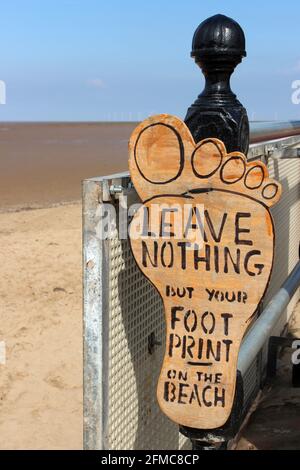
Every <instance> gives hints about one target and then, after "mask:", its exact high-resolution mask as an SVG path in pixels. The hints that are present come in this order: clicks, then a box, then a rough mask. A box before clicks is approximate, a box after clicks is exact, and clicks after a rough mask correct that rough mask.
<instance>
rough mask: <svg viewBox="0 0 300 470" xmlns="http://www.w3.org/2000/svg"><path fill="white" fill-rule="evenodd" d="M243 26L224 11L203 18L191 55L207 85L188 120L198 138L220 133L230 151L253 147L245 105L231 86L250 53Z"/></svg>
mask: <svg viewBox="0 0 300 470" xmlns="http://www.w3.org/2000/svg"><path fill="white" fill-rule="evenodd" d="M245 42H246V41H245V35H244V32H243V30H242V28H241V26H240V25H239V24H238V23H237V22H236V21H234V20H233V19H231V18H229V17H227V16H224V15H215V16H212V17H211V18H208V19H206V20H205V21H203V22H202V23H201V24H200V25H199V26H198V28H197V29H196V31H195V33H194V37H193V42H192V52H191V56H192V57H193V58H194V59H195V62H196V64H197V65H199V67H200V68H201V70H202V72H203V74H204V76H205V81H206V83H205V88H204V90H203V92H202V93H201V94H200V95H199V96H198V99H197V100H196V101H195V103H194V104H193V105H192V106H191V107H190V108H189V109H188V112H187V115H186V118H185V122H186V124H187V126H188V127H189V129H190V131H191V133H192V134H193V137H194V139H195V141H196V142H199V141H200V140H202V139H204V138H208V137H217V138H219V139H220V140H222V141H223V142H224V143H225V146H226V148H227V151H228V152H232V151H241V152H243V153H245V154H247V152H248V148H249V121H248V116H247V112H246V110H245V108H244V107H243V106H242V104H241V103H240V102H239V101H238V99H237V97H236V95H235V94H234V93H233V92H232V90H231V88H230V77H231V75H232V73H233V71H234V69H235V67H236V66H237V65H238V64H239V63H240V62H241V61H242V59H243V57H245V56H246V55H247V54H246V47H245Z"/></svg>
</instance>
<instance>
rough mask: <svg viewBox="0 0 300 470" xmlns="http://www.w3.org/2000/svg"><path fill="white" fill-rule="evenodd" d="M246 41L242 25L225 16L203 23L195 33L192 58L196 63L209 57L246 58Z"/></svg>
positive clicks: (216, 16) (217, 16) (212, 18)
mask: <svg viewBox="0 0 300 470" xmlns="http://www.w3.org/2000/svg"><path fill="white" fill-rule="evenodd" d="M245 48H246V40H245V35H244V31H243V30H242V28H241V27H240V25H239V24H238V23H237V22H236V21H234V20H233V19H232V18H229V17H228V16H225V15H215V16H212V17H211V18H208V19H206V20H205V21H203V22H202V23H201V24H200V25H199V26H198V28H197V29H196V31H195V34H194V37H193V42H192V52H191V56H192V57H193V58H195V60H196V62H198V61H199V60H201V59H203V58H205V57H207V56H212V55H213V56H220V57H223V56H225V55H229V56H236V57H239V58H240V59H241V60H242V57H246V55H247V53H246V49H245Z"/></svg>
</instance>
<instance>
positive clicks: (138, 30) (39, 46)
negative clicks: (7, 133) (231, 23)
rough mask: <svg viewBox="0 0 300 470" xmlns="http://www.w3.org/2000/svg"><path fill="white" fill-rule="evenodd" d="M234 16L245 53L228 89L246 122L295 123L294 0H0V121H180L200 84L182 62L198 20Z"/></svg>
mask: <svg viewBox="0 0 300 470" xmlns="http://www.w3.org/2000/svg"><path fill="white" fill-rule="evenodd" d="M216 13H222V14H225V15H228V16H231V17H232V18H234V19H235V20H237V21H238V22H239V23H240V24H241V26H242V27H243V29H244V31H245V34H246V40H247V53H248V57H247V58H246V59H245V60H244V61H243V62H242V64H241V65H239V66H238V68H237V69H236V72H235V74H234V76H233V79H232V89H233V90H234V91H235V92H236V93H237V95H238V97H239V99H240V101H241V102H242V103H243V104H244V106H246V108H247V110H248V114H249V117H250V119H253V118H254V119H300V105H295V104H292V101H291V94H292V88H291V87H292V82H293V81H294V80H300V29H299V20H300V2H299V0H294V1H291V0H285V1H280V2H279V1H278V2H277V1H276V2H274V1H262V0H260V1H258V0H252V1H251V2H242V1H241V0H226V1H224V0H206V1H201V0H197V1H196V0H195V1H194V0H186V1H182V0H170V1H169V0H168V1H164V0H160V1H159V0H152V1H148V2H141V1H135V0H127V1H124V0H123V1H121V0H119V1H117V0H110V1H102V0H26V1H24V0H4V1H2V2H1V19H0V39H1V41H0V47H1V52H0V65H1V66H0V80H4V81H5V83H6V89H7V98H6V99H7V103H6V105H1V106H0V120H2V121H5V120H6V121H7V120H9V121H53V120H57V121H64V120H68V121H94V120H96V121H98V120H141V119H144V118H145V117H146V116H148V115H149V114H156V113H161V112H167V113H171V114H176V115H178V116H180V117H184V115H185V111H186V109H187V107H188V106H189V105H190V104H191V103H192V102H193V101H194V100H195V98H196V96H197V95H198V94H199V92H200V91H201V89H202V87H203V78H202V75H201V72H200V70H199V69H198V68H197V67H196V65H195V64H194V62H193V60H192V59H191V58H190V50H191V41H192V36H193V33H194V30H195V29H196V27H197V26H198V24H199V23H200V22H201V21H202V20H204V19H205V18H207V17H208V16H211V15H214V14H216Z"/></svg>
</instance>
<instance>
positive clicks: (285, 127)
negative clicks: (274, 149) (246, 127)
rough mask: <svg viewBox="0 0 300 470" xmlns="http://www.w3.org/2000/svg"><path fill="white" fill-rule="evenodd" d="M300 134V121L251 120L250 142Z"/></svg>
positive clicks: (254, 142)
mask: <svg viewBox="0 0 300 470" xmlns="http://www.w3.org/2000/svg"><path fill="white" fill-rule="evenodd" d="M295 135H297V136H298V137H299V135H300V121H286V122H251V123H250V143H251V144H256V143H260V142H265V141H268V140H276V139H284V138H285V137H292V136H295Z"/></svg>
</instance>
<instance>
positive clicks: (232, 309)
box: [129, 115, 281, 429]
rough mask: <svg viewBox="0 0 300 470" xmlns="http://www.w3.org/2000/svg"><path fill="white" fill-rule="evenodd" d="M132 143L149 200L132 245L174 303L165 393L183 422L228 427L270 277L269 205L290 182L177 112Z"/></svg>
mask: <svg viewBox="0 0 300 470" xmlns="http://www.w3.org/2000/svg"><path fill="white" fill-rule="evenodd" d="M129 149H130V159H129V166H130V172H131V177H132V181H133V183H134V185H135V188H136V189H137V191H138V193H139V195H140V197H141V199H142V200H143V206H142V207H141V208H140V209H139V210H138V212H137V213H136V214H135V216H134V218H133V220H132V223H131V226H130V240H131V247H132V252H133V255H134V257H135V260H136V262H137V264H138V266H139V267H140V269H141V271H142V272H143V273H144V275H145V276H146V277H147V278H148V279H149V280H150V281H151V282H152V284H153V285H154V286H155V288H156V289H157V290H158V292H159V293H160V295H161V298H162V300H163V303H164V310H165V322H166V350H165V354H164V360H163V364H162V368H161V373H160V378H159V381H158V387H157V398H158V402H159V405H160V407H161V409H162V411H163V412H164V413H165V414H166V415H167V416H168V417H169V418H171V419H172V420H173V421H175V422H176V423H179V424H181V425H184V426H189V427H194V428H202V429H211V428H216V427H220V426H222V425H223V424H224V423H225V422H226V421H227V419H228V417H229V415H230V411H231V408H232V404H233V398H234V392H235V378H236V367H237V358H238V351H239V348H240V344H241V341H242V338H243V336H244V334H245V331H246V329H247V327H248V324H249V320H250V319H251V318H252V316H253V314H254V312H255V310H256V309H257V306H258V304H259V302H260V300H261V298H262V297H263V295H264V293H265V290H266V288H267V286H268V283H269V279H270V274H271V270H272V264H273V253H274V227H273V221H272V217H271V215H270V212H269V207H270V206H271V205H273V204H274V203H275V202H277V201H278V200H279V198H280V194H281V187H280V184H279V183H277V182H276V181H275V180H272V179H270V178H269V175H268V171H267V168H266V167H265V165H264V164H262V163H261V162H251V163H247V161H246V158H245V156H244V155H242V154H240V153H238V152H235V153H231V154H227V153H226V149H225V147H224V144H223V143H222V142H221V141H220V140H218V139H206V140H204V141H202V142H200V143H199V144H197V145H196V144H195V143H194V141H193V139H192V136H191V135H190V133H189V130H188V129H187V127H186V126H185V124H184V123H183V122H182V121H180V120H179V119H178V118H176V117H174V116H169V115H160V116H154V117H153V118H150V119H149V120H146V121H144V122H143V123H142V124H141V125H140V126H138V128H137V129H136V130H135V131H134V133H133V135H132V137H131V140H130V144H129ZM141 228H142V229H141Z"/></svg>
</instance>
